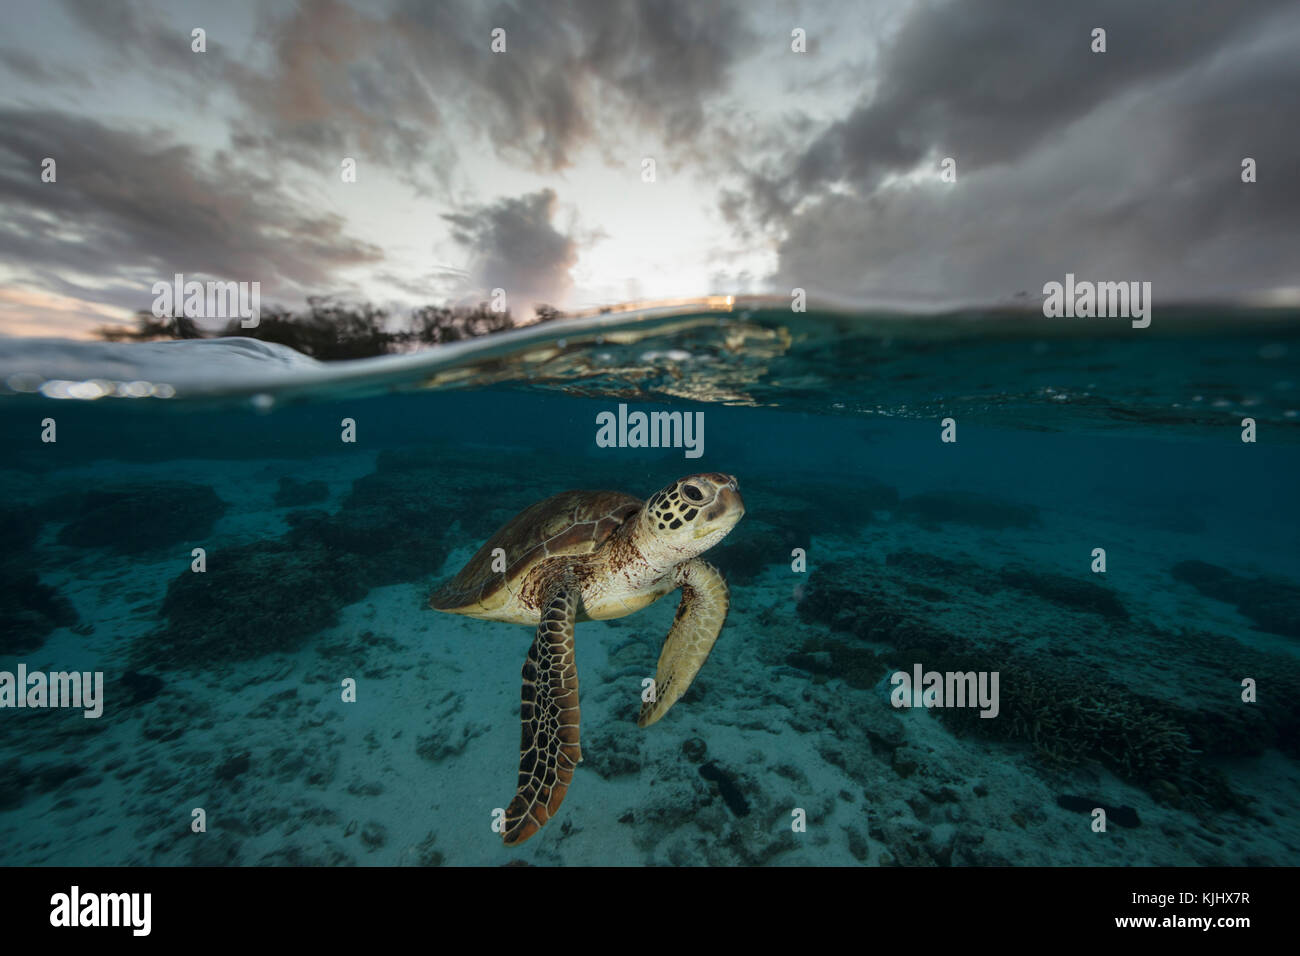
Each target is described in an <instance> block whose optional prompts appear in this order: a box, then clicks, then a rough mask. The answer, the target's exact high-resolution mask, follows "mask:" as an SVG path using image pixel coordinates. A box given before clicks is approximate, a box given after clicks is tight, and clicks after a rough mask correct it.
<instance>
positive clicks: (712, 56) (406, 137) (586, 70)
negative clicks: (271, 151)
mask: <svg viewBox="0 0 1300 956" xmlns="http://www.w3.org/2000/svg"><path fill="white" fill-rule="evenodd" d="M496 28H500V29H502V30H504V31H505V42H506V51H505V52H504V53H493V52H492V51H491V49H490V43H491V39H492V31H493V30H494V29H496ZM266 30H267V33H268V35H269V37H270V40H271V43H272V45H273V48H274V51H275V55H274V57H273V62H274V66H273V68H272V69H271V71H270V72H267V73H259V72H256V71H253V70H250V69H246V68H243V67H240V66H232V67H231V70H230V76H231V79H232V82H233V83H234V84H235V88H236V89H237V90H238V91H239V93H240V95H241V96H242V98H243V100H244V103H245V105H246V107H247V108H248V109H249V110H250V111H252V113H253V116H254V118H255V119H253V120H247V121H245V122H244V123H243V124H242V126H243V132H242V135H243V136H244V137H245V141H246V142H249V143H252V142H260V143H261V144H263V145H271V144H280V145H281V146H282V147H284V146H296V147H302V148H304V149H306V150H323V149H329V150H333V151H335V152H337V151H340V150H344V149H348V148H352V147H353V146H354V145H355V146H357V147H359V148H360V149H362V150H364V151H365V152H366V154H367V155H368V156H371V157H374V158H378V159H381V160H384V161H387V162H393V163H398V164H405V165H408V166H410V167H412V168H413V171H414V172H415V173H417V174H419V173H437V172H438V171H437V170H428V169H423V170H422V169H420V168H419V167H420V165H421V164H429V163H431V162H432V163H438V164H446V163H449V162H452V161H454V149H455V147H456V146H457V145H459V143H458V142H457V140H458V139H459V138H461V137H463V136H464V135H465V133H466V132H467V130H471V129H472V130H475V131H477V132H478V133H480V134H482V135H484V136H485V137H486V138H487V140H488V141H489V142H490V143H491V144H492V146H493V148H494V149H495V150H496V151H497V153H498V154H499V155H501V156H502V157H503V158H506V159H508V160H510V161H513V162H516V163H519V164H522V165H526V166H529V167H532V168H535V169H538V170H542V171H550V170H556V169H560V168H562V167H564V166H567V165H568V164H569V163H570V162H571V161H572V159H573V156H574V154H575V152H576V151H577V150H579V149H580V148H582V147H583V146H585V145H587V144H588V143H589V142H590V141H592V140H593V139H595V138H597V137H599V135H600V134H601V133H602V127H603V126H604V125H605V124H609V123H611V122H614V121H617V122H621V123H623V122H625V123H631V124H633V125H634V126H638V127H646V128H650V129H653V130H657V131H659V132H661V133H662V134H663V135H664V136H666V137H667V138H668V139H669V140H672V141H679V142H680V144H681V146H682V148H692V147H693V144H692V143H691V142H690V139H691V137H693V136H694V135H695V134H697V133H698V132H699V131H700V130H701V129H702V127H703V125H704V121H705V102H706V100H707V99H708V98H709V97H710V96H712V95H714V94H717V93H719V92H722V91H724V90H725V89H726V86H727V78H728V71H729V69H730V67H731V65H732V63H733V62H734V61H735V60H736V58H737V57H738V55H739V54H741V53H742V52H743V51H744V50H745V44H746V42H747V40H748V37H749V35H750V34H749V32H748V30H747V29H746V28H745V27H744V25H743V21H742V20H741V18H740V17H739V15H738V14H737V12H736V11H735V9H734V8H733V7H732V5H731V4H729V3H711V4H699V3H692V2H690V0H659V2H652V0H559V2H555V3H548V4H546V5H544V6H541V5H518V6H516V5H514V4H508V3H498V4H486V3H475V2H470V0H464V2H459V3H423V2H415V0H411V2H406V3H403V4H401V5H399V6H398V7H397V8H396V10H395V11H394V12H393V13H391V14H389V15H385V16H380V17H376V16H372V15H370V14H367V13H362V12H359V11H358V10H357V9H355V8H353V7H351V6H349V5H348V4H346V3H343V2H341V0H305V2H303V3H302V4H300V5H299V7H298V8H297V10H296V12H295V13H294V14H293V15H292V16H291V17H289V18H287V19H284V20H281V21H279V22H277V23H274V24H268V25H267V27H266ZM453 120H454V122H453ZM435 147H437V149H435ZM439 149H440V150H441V151H440V152H439V151H438V150H439ZM444 172H445V170H444Z"/></svg>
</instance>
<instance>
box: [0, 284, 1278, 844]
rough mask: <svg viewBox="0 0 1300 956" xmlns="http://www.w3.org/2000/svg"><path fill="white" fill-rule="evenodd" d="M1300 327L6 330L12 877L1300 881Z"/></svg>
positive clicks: (1076, 323) (818, 324)
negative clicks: (167, 335)
mask: <svg viewBox="0 0 1300 956" xmlns="http://www.w3.org/2000/svg"><path fill="white" fill-rule="evenodd" d="M1297 318H1300V317H1298V316H1297V315H1296V314H1295V313H1294V312H1290V311H1287V310H1279V309H1273V310H1268V309H1253V310H1247V309H1234V308H1212V307H1205V308H1201V309H1190V308H1189V309H1183V310H1172V309H1171V310H1167V311H1165V312H1164V313H1163V314H1161V315H1157V316H1156V319H1155V321H1154V322H1153V323H1151V325H1150V327H1149V328H1143V329H1138V328H1133V327H1130V325H1129V323H1127V322H1120V323H1116V322H1114V321H1113V320H1098V319H1095V318H1075V319H1046V318H1044V317H1043V315H1042V313H1041V312H1040V311H1039V310H1037V308H1036V307H1035V309H1033V310H1021V311H1016V310H1003V311H994V312H989V311H969V312H934V313H924V314H914V313H902V312H897V311H890V310H876V311H864V310H861V309H831V308H815V309H810V311H809V312H807V313H793V312H791V311H790V309H789V307H788V306H787V307H785V308H777V307H775V306H773V305H772V304H771V303H763V302H760V301H755V302H750V303H747V302H745V301H743V300H739V299H732V298H730V297H728V298H726V299H725V300H721V301H710V300H702V301H701V302H699V303H695V304H693V305H689V306H677V307H673V308H662V309H652V310H640V311H629V312H618V311H606V312H602V313H599V314H595V315H591V316H587V317H585V318H577V319H556V320H554V321H552V322H548V323H544V324H541V325H536V326H530V327H527V328H523V329H518V330H514V331H507V332H504V333H501V334H498V335H491V336H485V337H480V338H474V339H469V340H466V341H462V342H455V343H451V344H449V345H444V346H439V347H436V348H431V349H426V350H423V351H418V352H413V353H410V354H404V355H394V356H385V357H379V358H373V359H363V360H358V361H347V362H338V363H324V362H318V361H315V360H313V359H310V358H308V357H306V356H304V355H301V354H299V353H297V352H295V351H293V350H292V349H290V348H287V347H285V346H280V345H273V344H268V343H264V342H259V341H255V340H251V339H237V338H219V339H204V340H190V341H179V342H162V343H103V342H97V343H88V342H74V341H62V340H57V341H56V340H48V339H47V340H34V339H30V340H19V339H10V340H6V341H5V344H4V348H3V349H0V383H2V384H0V435H2V436H3V447H4V448H5V455H4V458H3V461H2V462H0V488H2V489H3V497H2V499H0V500H2V501H3V505H2V506H0V526H2V527H3V535H4V548H3V555H2V560H0V620H2V622H3V624H2V626H3V630H2V631H0V708H2V709H0V847H3V848H4V850H3V860H2V861H0V862H3V863H4V864H6V865H23V866H30V865H77V866H81V865H109V866H119V865H181V866H189V865H200V866H212V865H223V866H224V865H229V866H248V865H310V866H343V865H366V866H371V865H380V866H399V865H401V866H407V865H409V866H430V865H439V864H443V865H452V866H463V865H521V864H535V865H560V864H567V865H581V864H587V865H633V866H639V865H723V866H730V865H782V866H785V865H817V866H822V865H834V866H844V865H860V864H865V865H869V866H893V865H905V866H972V865H1015V866H1020V865H1052V866H1065V865H1068V866H1080V865H1082V866H1089V865H1138V866H1147V865H1174V866H1193V865H1296V864H1297V863H1300V763H1298V762H1297V761H1298V760H1300V504H1298V503H1297V495H1296V475H1297V473H1300V419H1298V416H1300V391H1298V389H1300V323H1297ZM566 492H582V493H581V494H568V495H565V494H563V493H566ZM557 496H558V497H557ZM521 718H522V722H521Z"/></svg>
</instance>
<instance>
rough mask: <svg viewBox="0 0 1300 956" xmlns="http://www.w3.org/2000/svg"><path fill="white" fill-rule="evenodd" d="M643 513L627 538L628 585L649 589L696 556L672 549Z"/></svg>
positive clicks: (689, 551)
mask: <svg viewBox="0 0 1300 956" xmlns="http://www.w3.org/2000/svg"><path fill="white" fill-rule="evenodd" d="M649 524H650V523H649V520H648V519H646V517H645V514H644V512H643V513H642V514H640V515H638V516H637V519H636V521H634V522H632V523H631V527H630V528H628V535H627V545H628V552H627V571H626V573H627V574H628V577H629V583H630V584H631V585H632V586H633V587H636V588H644V587H650V586H652V585H653V584H655V583H656V582H658V581H661V580H663V579H664V578H665V577H667V576H668V575H670V574H672V573H673V570H674V569H675V568H676V567H677V566H678V565H680V564H681V563H682V562H683V561H689V560H690V559H691V558H693V557H695V555H696V553H697V552H694V551H692V550H690V549H686V548H679V547H673V546H672V544H671V543H670V542H669V541H668V540H666V539H665V538H664V536H663V535H660V534H656V533H655V532H654V530H653V529H652V528H651V527H650V526H649Z"/></svg>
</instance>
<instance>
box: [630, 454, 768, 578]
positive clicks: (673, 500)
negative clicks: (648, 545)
mask: <svg viewBox="0 0 1300 956" xmlns="http://www.w3.org/2000/svg"><path fill="white" fill-rule="evenodd" d="M744 515H745V502H744V500H743V499H742V498H741V497H740V490H739V488H738V486H737V484H736V479H735V478H733V477H732V476H731V475H720V474H717V473H709V474H704V475H687V476H686V477H685V478H678V479H677V480H676V481H674V482H673V483H672V484H671V485H669V486H668V487H667V488H665V489H664V490H663V491H659V492H656V493H655V494H653V495H651V496H650V500H649V501H647V502H646V503H645V508H643V509H642V513H641V527H642V529H643V531H644V534H645V538H646V540H647V541H653V542H655V544H656V545H657V546H658V547H657V548H656V550H659V551H661V552H663V553H664V554H665V557H667V558H669V559H673V563H676V561H680V560H683V559H685V558H693V557H695V556H696V555H697V554H702V553H704V552H705V551H707V550H709V548H711V547H713V546H714V545H715V544H717V543H718V542H719V541H721V540H722V539H723V538H725V537H726V536H727V532H728V531H730V530H731V529H732V528H734V527H735V526H736V522H737V521H739V520H740V519H741V518H742V517H744Z"/></svg>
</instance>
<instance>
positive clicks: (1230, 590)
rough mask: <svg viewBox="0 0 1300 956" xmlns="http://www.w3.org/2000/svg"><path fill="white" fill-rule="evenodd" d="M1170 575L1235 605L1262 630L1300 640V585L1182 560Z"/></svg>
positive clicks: (1219, 599)
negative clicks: (1248, 575) (1252, 576)
mask: <svg viewBox="0 0 1300 956" xmlns="http://www.w3.org/2000/svg"><path fill="white" fill-rule="evenodd" d="M1169 573H1170V574H1172V575H1173V576H1174V578H1175V579H1176V580H1178V581H1182V582H1183V583H1184V584H1190V585H1191V586H1192V587H1194V588H1196V590H1197V591H1199V592H1201V593H1202V594H1204V595H1205V596H1206V597H1210V598H1214V599H1215V600H1216V601H1223V602H1224V603H1225V604H1232V605H1234V606H1235V607H1236V608H1237V610H1238V611H1240V612H1241V613H1242V614H1243V615H1245V616H1246V617H1248V618H1250V620H1252V621H1254V622H1255V626H1256V627H1257V628H1259V629H1260V630H1261V631H1271V632H1272V633H1274V634H1281V635H1283V636H1285V637H1300V586H1297V585H1295V584H1294V583H1292V582H1291V581H1285V580H1282V579H1280V578H1267V577H1258V578H1248V577H1245V576H1243V575H1240V574H1234V573H1233V572H1232V571H1229V570H1228V569H1227V568H1221V567H1219V566H1218V565H1214V564H1209V563H1208V562H1205V561H1182V562H1179V563H1178V564H1176V565H1174V566H1173V567H1172V568H1171V569H1170V572H1169Z"/></svg>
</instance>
